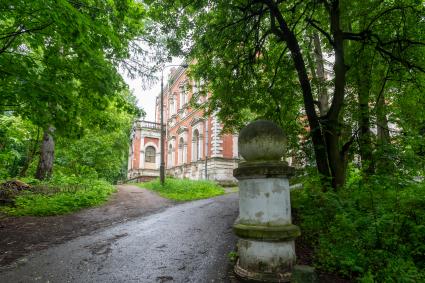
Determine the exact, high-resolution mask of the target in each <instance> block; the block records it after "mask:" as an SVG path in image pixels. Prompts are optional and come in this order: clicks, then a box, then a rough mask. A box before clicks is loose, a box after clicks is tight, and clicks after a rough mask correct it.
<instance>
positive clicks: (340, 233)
mask: <svg viewBox="0 0 425 283" xmlns="http://www.w3.org/2000/svg"><path fill="white" fill-rule="evenodd" d="M359 174H360V173H359V172H358V171H356V170H352V172H351V174H350V177H349V180H348V183H347V186H345V187H344V188H341V189H339V190H338V191H337V192H331V191H330V192H322V191H321V190H320V189H319V188H320V186H318V183H317V182H316V181H315V180H312V179H310V180H305V181H304V187H305V190H297V191H293V192H292V201H293V209H294V214H295V215H296V216H297V217H298V220H299V221H300V223H299V225H300V227H301V231H302V233H303V237H304V238H305V239H306V240H307V241H308V242H309V243H310V245H311V246H313V247H314V248H315V259H314V260H315V264H316V265H317V267H319V268H320V269H322V270H326V271H328V272H338V273H340V274H342V275H344V276H346V277H351V278H357V279H359V281H362V282H423V281H424V280H425V194H424V189H425V186H424V183H415V182H413V181H407V180H402V179H401V178H397V177H394V178H392V179H391V178H389V177H388V176H386V177H382V176H374V177H370V178H369V180H368V181H367V183H364V182H363V181H362V178H359Z"/></svg>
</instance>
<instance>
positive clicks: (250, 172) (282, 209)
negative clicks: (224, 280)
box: [233, 120, 300, 282]
mask: <svg viewBox="0 0 425 283" xmlns="http://www.w3.org/2000/svg"><path fill="white" fill-rule="evenodd" d="M238 146H239V152H240V154H241V155H242V157H243V158H244V159H245V161H244V162H241V163H240V164H239V167H238V168H236V169H235V170H234V171H233V175H234V176H235V177H236V178H237V179H238V180H239V217H238V219H237V220H236V222H235V224H234V226H233V229H234V231H235V234H236V235H237V236H238V237H239V240H238V256H239V259H238V262H237V264H236V266H235V272H236V274H237V275H239V276H240V277H242V278H245V279H249V280H254V281H260V282H289V281H290V279H291V271H292V266H293V265H294V264H295V259H296V258H295V245H294V239H295V238H296V237H297V236H299V235H300V230H299V228H298V227H297V226H295V225H293V224H292V221H291V203H290V194H289V193H290V192H289V182H288V178H289V176H291V175H293V173H294V168H293V167H290V166H288V165H287V163H286V162H284V161H281V160H282V158H283V155H284V151H285V146H286V138H285V135H284V133H283V131H282V129H281V128H279V127H278V126H277V125H276V124H274V123H273V122H270V121H265V120H259V121H255V122H252V123H250V124H249V125H248V126H246V127H245V128H243V129H242V130H241V132H240V135H239V141H238Z"/></svg>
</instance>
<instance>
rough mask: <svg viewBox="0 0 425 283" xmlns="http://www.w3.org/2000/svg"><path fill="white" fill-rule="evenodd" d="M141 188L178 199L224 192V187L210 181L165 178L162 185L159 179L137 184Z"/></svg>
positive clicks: (185, 199) (192, 198)
mask: <svg viewBox="0 0 425 283" xmlns="http://www.w3.org/2000/svg"><path fill="white" fill-rule="evenodd" d="M139 187H141V188H147V189H149V190H152V191H155V192H158V193H159V195H161V196H163V197H165V198H169V199H173V200H179V201H187V200H195V199H203V198H210V197H214V196H218V195H222V194H224V189H223V188H222V187H220V186H219V185H217V184H216V183H214V182H212V181H205V180H199V181H195V180H189V179H173V178H167V179H166V181H165V184H164V186H161V184H160V182H159V179H155V180H153V181H150V182H147V183H141V184H139Z"/></svg>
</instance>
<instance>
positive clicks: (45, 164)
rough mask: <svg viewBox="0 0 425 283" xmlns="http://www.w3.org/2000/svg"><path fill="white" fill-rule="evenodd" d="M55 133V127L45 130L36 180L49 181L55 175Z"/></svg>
mask: <svg viewBox="0 0 425 283" xmlns="http://www.w3.org/2000/svg"><path fill="white" fill-rule="evenodd" d="M54 131H55V128H54V127H53V126H49V127H48V128H47V129H45V130H44V134H43V140H42V142H41V147H40V160H39V162H38V166H37V172H36V173H35V178H37V179H39V180H45V179H48V178H50V177H51V176H52V173H53V160H54V157H55V142H54V140H53V133H54Z"/></svg>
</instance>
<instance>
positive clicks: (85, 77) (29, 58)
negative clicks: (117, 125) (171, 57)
mask: <svg viewBox="0 0 425 283" xmlns="http://www.w3.org/2000/svg"><path fill="white" fill-rule="evenodd" d="M0 10H1V11H2V13H1V15H0V30H1V31H2V37H1V39H0V46H1V47H0V66H2V67H1V68H0V71H1V73H2V76H1V77H0V100H1V101H2V105H0V106H1V107H2V108H1V109H0V110H3V109H4V108H6V109H7V108H10V109H12V110H14V111H16V112H17V113H18V114H19V115H21V116H23V117H25V118H27V119H29V120H31V121H32V122H33V123H34V124H36V125H38V126H40V127H42V128H47V127H48V126H49V125H52V126H54V127H55V128H56V132H57V133H60V134H61V135H68V136H74V137H75V136H78V135H80V133H81V131H82V130H83V129H84V128H85V127H86V126H87V123H90V122H91V123H92V122H93V121H96V118H97V116H99V115H101V112H102V111H104V110H105V109H106V108H107V107H108V105H109V104H110V103H111V102H118V104H119V106H123V107H125V105H124V104H123V103H122V102H124V101H123V100H122V99H121V98H120V94H121V92H122V91H124V90H125V89H126V85H125V84H124V82H123V80H122V78H121V76H120V75H119V74H118V71H117V67H118V65H119V64H120V63H121V62H124V59H126V58H128V57H129V42H130V41H131V40H132V39H134V38H135V37H136V36H139V35H140V34H141V33H142V28H143V23H142V19H143V15H144V12H143V5H141V4H140V3H136V2H135V1H132V0H117V1H86V0H81V1H39V0H35V1H9V0H8V1H2V2H1V4H0ZM134 52H136V51H134ZM123 67H124V65H123Z"/></svg>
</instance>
